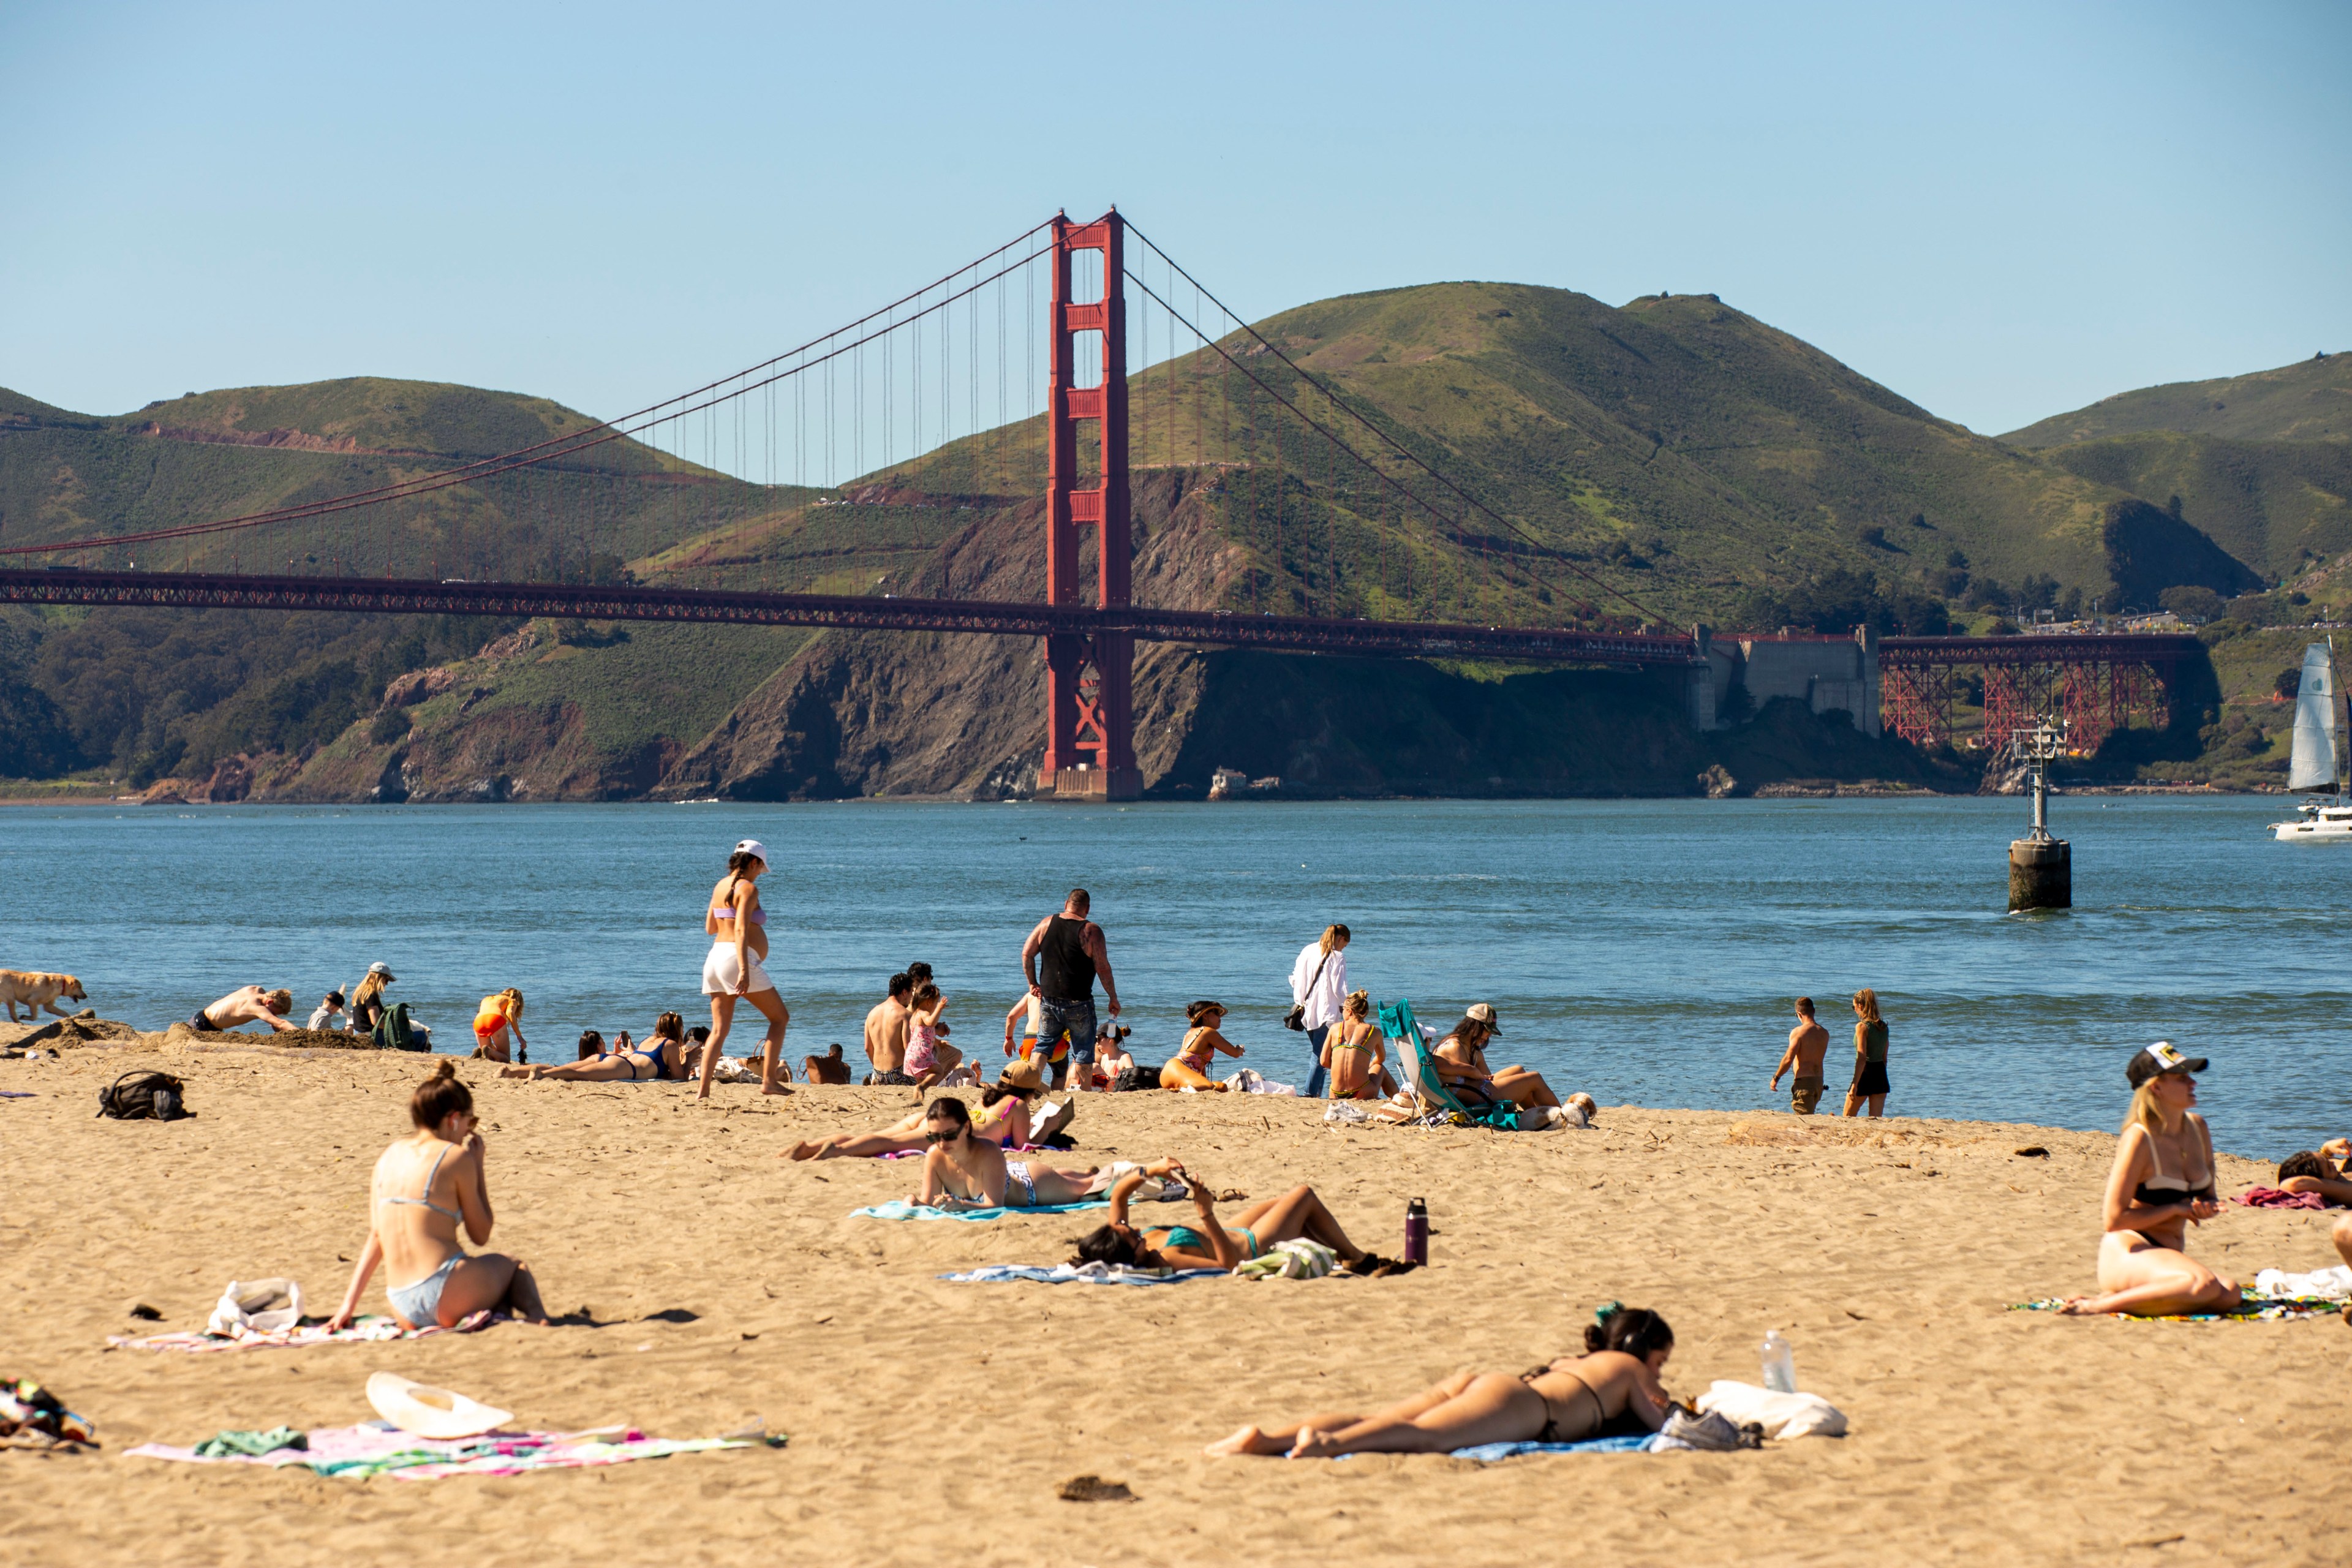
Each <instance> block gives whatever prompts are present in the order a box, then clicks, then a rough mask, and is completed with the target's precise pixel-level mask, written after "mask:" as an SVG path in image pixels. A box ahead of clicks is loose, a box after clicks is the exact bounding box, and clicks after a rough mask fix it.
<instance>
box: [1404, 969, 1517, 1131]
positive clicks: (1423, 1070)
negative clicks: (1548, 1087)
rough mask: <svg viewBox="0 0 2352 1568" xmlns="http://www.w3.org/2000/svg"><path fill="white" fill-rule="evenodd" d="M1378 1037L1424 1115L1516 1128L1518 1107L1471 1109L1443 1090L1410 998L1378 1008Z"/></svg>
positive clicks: (1475, 1123) (1450, 1090)
mask: <svg viewBox="0 0 2352 1568" xmlns="http://www.w3.org/2000/svg"><path fill="white" fill-rule="evenodd" d="M1381 1035H1382V1037H1385V1038H1386V1039H1387V1040H1388V1042H1389V1044H1390V1045H1391V1047H1393V1048H1394V1052H1395V1056H1396V1066H1397V1079H1398V1081H1399V1082H1401V1083H1402V1084H1403V1085H1404V1087H1405V1089H1406V1091H1407V1092H1408V1093H1410V1094H1411V1095H1412V1098H1413V1100H1414V1102H1415V1103H1416V1104H1418V1105H1419V1106H1420V1107H1421V1110H1422V1111H1423V1114H1425V1115H1426V1114H1431V1113H1435V1114H1439V1115H1443V1116H1445V1117H1447V1118H1448V1119H1449V1120H1450V1119H1451V1118H1453V1117H1456V1116H1458V1117H1460V1118H1461V1119H1462V1121H1461V1122H1460V1123H1457V1125H1466V1126H1476V1127H1492V1128H1496V1129H1498V1130H1500V1131H1506V1132H1507V1131H1513V1130H1514V1129H1516V1128H1517V1126H1518V1124H1519V1123H1518V1108H1517V1107H1516V1106H1513V1105H1509V1104H1504V1105H1497V1106H1488V1107H1486V1108H1485V1109H1484V1110H1473V1109H1471V1108H1470V1107H1469V1106H1467V1105H1465V1104H1464V1103H1463V1102H1462V1097H1461V1096H1460V1095H1458V1094H1455V1093H1454V1091H1453V1090H1452V1089H1448V1088H1446V1087H1445V1080H1444V1079H1442V1078H1440V1077H1438V1076H1437V1064H1436V1062H1435V1061H1433V1060H1432V1059H1431V1058H1430V1054H1429V1047H1428V1046H1427V1045H1425V1044H1424V1043H1423V1040H1422V1037H1421V1025H1420V1023H1419V1021H1418V1020H1416V1019H1415V1018H1414V1017H1413V1016H1412V998H1411V997H1406V996H1400V997H1398V998H1397V999H1396V1001H1395V1002H1393V1003H1391V1005H1388V1006H1385V1007H1382V1008H1381Z"/></svg>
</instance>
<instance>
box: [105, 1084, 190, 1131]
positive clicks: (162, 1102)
mask: <svg viewBox="0 0 2352 1568" xmlns="http://www.w3.org/2000/svg"><path fill="white" fill-rule="evenodd" d="M186 1087H187V1086H186V1085H184V1084H183V1083H182V1082H181V1081H180V1080H179V1079H175V1078H173V1076H172V1075H171V1074H170V1073H167V1072H127V1073H124V1074H123V1075H122V1076H121V1078H118V1079H115V1080H114V1081H113V1082H112V1083H110V1084H109V1085H107V1086H106V1088H104V1089H100V1090H99V1091H98V1114H99V1115H100V1116H103V1117H107V1118H110V1119H111V1120H113V1121H186V1120H187V1119H188V1118H189V1117H191V1116H194V1114H195V1112H194V1111H193V1110H188V1109H187V1107H186V1106H185V1105H184V1104H183V1103H182V1100H181V1096H182V1094H183V1093H184V1090H185V1089H186Z"/></svg>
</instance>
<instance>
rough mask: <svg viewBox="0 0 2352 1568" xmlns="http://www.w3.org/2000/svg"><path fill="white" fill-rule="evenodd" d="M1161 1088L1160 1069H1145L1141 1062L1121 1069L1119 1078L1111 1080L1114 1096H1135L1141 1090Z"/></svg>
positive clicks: (1111, 1089)
mask: <svg viewBox="0 0 2352 1568" xmlns="http://www.w3.org/2000/svg"><path fill="white" fill-rule="evenodd" d="M1159 1087H1160V1069H1159V1068H1148V1067H1145V1066H1144V1065H1143V1064H1142V1063H1141V1062H1138V1063H1136V1064H1135V1065H1134V1066H1133V1067H1130V1068H1120V1069H1119V1073H1118V1077H1117V1078H1115V1079H1111V1080H1110V1091H1111V1092H1112V1093H1113V1094H1133V1093H1134V1092H1135V1091H1136V1090H1138V1089H1158V1088H1159Z"/></svg>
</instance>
